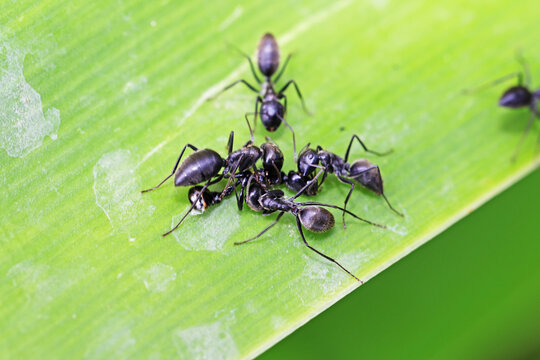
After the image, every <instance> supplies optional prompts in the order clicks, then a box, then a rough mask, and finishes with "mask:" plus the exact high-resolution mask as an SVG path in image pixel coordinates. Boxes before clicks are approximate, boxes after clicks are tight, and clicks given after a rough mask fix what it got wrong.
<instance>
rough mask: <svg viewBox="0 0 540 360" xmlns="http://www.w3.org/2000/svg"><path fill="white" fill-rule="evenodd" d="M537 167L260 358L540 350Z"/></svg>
mask: <svg viewBox="0 0 540 360" xmlns="http://www.w3.org/2000/svg"><path fill="white" fill-rule="evenodd" d="M539 214H540V171H536V172H534V173H532V174H531V175H529V176H527V177H526V178H525V179H523V180H521V181H520V182H519V183H518V184H516V185H514V186H513V187H511V188H510V189H508V190H506V191H505V192H503V193H502V194H500V195H499V196H497V197H496V198H494V199H492V200H491V201H489V202H488V203H487V204H485V205H484V206H482V207H481V208H480V209H478V210H477V211H475V212H473V213H472V214H471V215H470V216H468V217H465V218H464V219H463V220H461V221H460V222H458V223H457V224H455V225H453V226H452V227H451V228H449V229H448V230H446V231H445V232H443V233H442V234H440V235H439V236H437V237H436V238H434V239H432V240H431V241H429V242H428V243H427V244H425V245H423V246H422V247H420V248H419V249H417V250H416V251H414V252H413V253H412V254H410V255H409V256H407V257H405V258H404V259H402V260H400V261H399V262H397V263H395V264H394V265H392V266H391V267H390V268H388V269H387V270H385V271H383V272H382V273H381V274H379V275H377V276H376V277H375V278H374V279H372V280H371V281H369V282H368V283H367V284H366V285H364V286H362V287H360V288H359V289H357V290H356V291H354V292H353V293H351V294H350V295H348V296H346V297H345V298H344V299H342V300H341V301H339V302H338V303H337V304H335V305H334V306H332V307H330V308H329V309H328V310H326V311H325V312H323V313H322V314H321V315H319V316H318V317H316V318H315V319H313V320H311V321H310V322H309V323H307V324H306V325H304V326H303V327H301V328H300V329H298V330H297V331H296V332H294V333H293V334H291V335H290V336H289V337H287V338H285V339H284V340H283V341H281V342H280V343H278V344H277V345H276V346H274V347H273V348H271V349H270V350H268V351H267V352H266V353H264V354H263V355H262V356H261V357H260V359H263V360H271V359H292V358H295V359H299V358H306V359H336V358H337V359H353V358H354V359H398V358H408V359H426V358H427V359H540V262H539V259H540V228H539V226H538V225H539V222H538V220H539V219H538V215H539Z"/></svg>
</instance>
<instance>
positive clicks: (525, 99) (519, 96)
mask: <svg viewBox="0 0 540 360" xmlns="http://www.w3.org/2000/svg"><path fill="white" fill-rule="evenodd" d="M532 97H533V95H532V94H531V92H530V91H529V89H527V88H526V87H524V86H513V87H511V88H510V89H508V90H506V91H505V92H504V94H502V96H501V98H500V99H499V105H500V106H503V107H508V108H520V107H524V106H529V105H530V104H531V100H532Z"/></svg>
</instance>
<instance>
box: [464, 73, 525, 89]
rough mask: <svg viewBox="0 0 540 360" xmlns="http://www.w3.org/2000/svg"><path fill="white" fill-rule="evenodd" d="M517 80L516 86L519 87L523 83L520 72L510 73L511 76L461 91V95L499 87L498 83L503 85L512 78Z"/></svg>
mask: <svg viewBox="0 0 540 360" xmlns="http://www.w3.org/2000/svg"><path fill="white" fill-rule="evenodd" d="M516 77H517V79H518V85H521V84H522V83H523V74H522V73H521V72H514V73H511V74H508V75H505V76H503V77H500V78H498V79H495V80H493V81H490V82H488V83H486V84H483V85H480V86H478V87H476V88H474V89H463V90H462V93H463V94H472V93H475V92H477V91H481V90H484V89H487V88H490V87H492V86H495V85H499V84H500V83H503V82H505V81H507V80H510V79H513V78H516Z"/></svg>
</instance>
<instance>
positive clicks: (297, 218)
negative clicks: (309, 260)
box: [296, 216, 364, 284]
mask: <svg viewBox="0 0 540 360" xmlns="http://www.w3.org/2000/svg"><path fill="white" fill-rule="evenodd" d="M296 226H297V227H298V232H299V233H300V236H301V237H302V241H303V242H304V245H306V246H307V247H308V248H309V249H310V250H312V251H314V252H316V253H317V254H319V255H320V256H322V257H323V258H325V259H326V260H330V261H331V262H333V263H334V264H336V265H337V266H339V267H340V268H341V269H342V270H343V271H345V272H346V273H347V274H349V275H351V276H352V277H353V278H355V279H356V280H357V281H360V283H361V284H363V283H364V282H363V281H362V280H360V279H359V278H357V277H356V276H354V275H353V274H352V273H351V272H350V271H349V270H347V269H345V268H344V267H343V265H341V264H340V263H338V262H337V261H336V260H334V259H332V258H331V257H330V256H328V255H325V254H323V253H322V252H320V251H319V250H317V249H315V248H314V247H312V246H311V245H309V243H308V242H307V241H306V237H305V236H304V232H303V231H302V223H301V222H300V218H299V217H298V216H296Z"/></svg>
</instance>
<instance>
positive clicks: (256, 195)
mask: <svg viewBox="0 0 540 360" xmlns="http://www.w3.org/2000/svg"><path fill="white" fill-rule="evenodd" d="M263 193H264V191H263V188H262V187H261V185H259V184H258V183H256V182H253V181H252V182H251V184H249V189H248V192H247V194H246V204H248V206H249V208H250V209H251V210H253V211H262V210H263V207H262V206H261V203H260V202H259V199H260V198H261V196H262V195H263Z"/></svg>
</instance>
